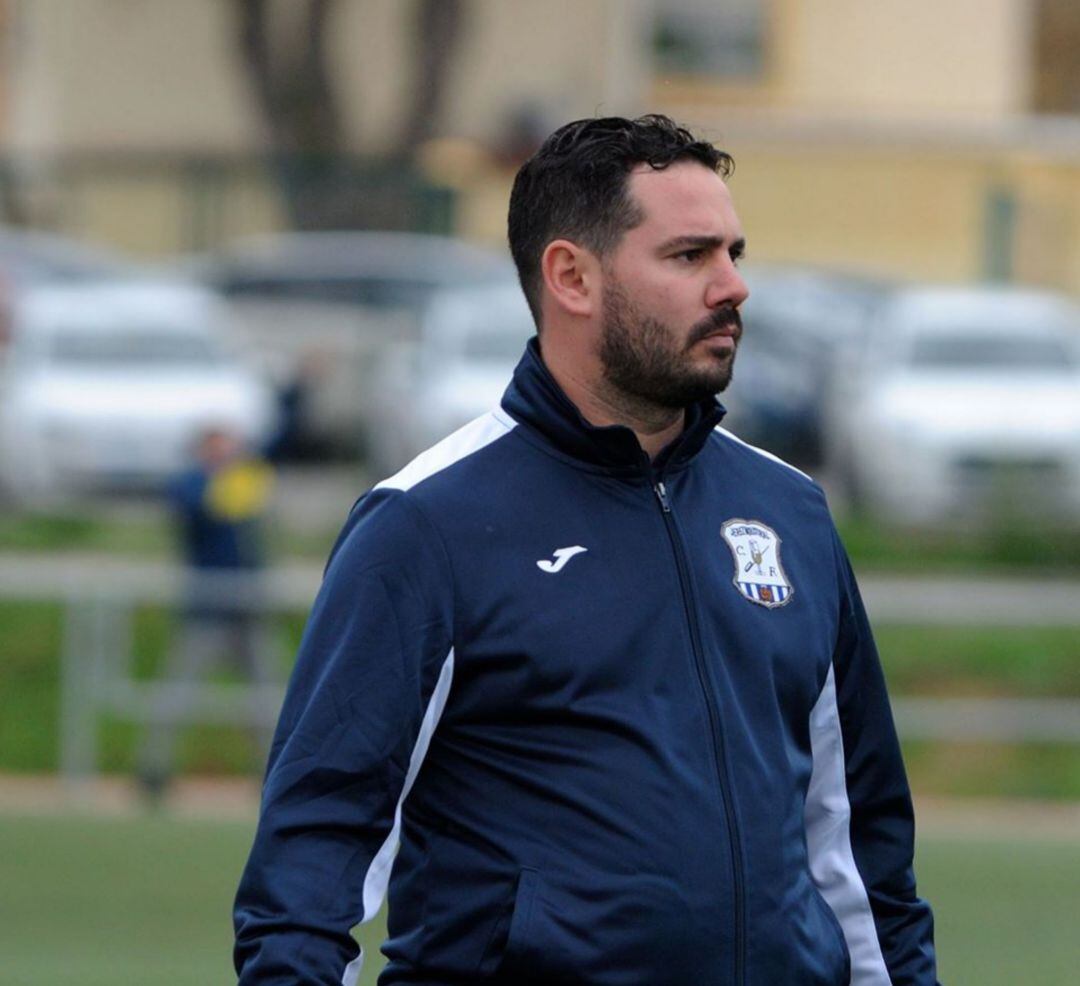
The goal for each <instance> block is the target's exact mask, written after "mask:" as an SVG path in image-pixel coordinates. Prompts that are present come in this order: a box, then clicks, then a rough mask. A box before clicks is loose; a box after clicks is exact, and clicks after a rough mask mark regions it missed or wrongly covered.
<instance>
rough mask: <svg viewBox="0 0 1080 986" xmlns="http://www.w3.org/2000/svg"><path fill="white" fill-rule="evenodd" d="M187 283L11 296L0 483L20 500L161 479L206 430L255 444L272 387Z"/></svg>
mask: <svg viewBox="0 0 1080 986" xmlns="http://www.w3.org/2000/svg"><path fill="white" fill-rule="evenodd" d="M224 329H225V326H224V324H223V322H222V312H221V309H220V307H219V305H218V303H217V302H216V301H215V299H214V296H213V295H212V294H211V293H209V292H207V291H205V290H202V289H198V288H193V287H190V286H187V285H171V284H163V283H157V282H143V281H119V282H103V283H100V284H87V285H78V286H75V285H72V286H47V287H39V288H33V289H31V290H29V291H28V292H27V293H26V294H25V295H24V296H22V298H21V299H20V300H19V303H18V305H17V306H16V309H15V321H14V326H13V332H12V340H11V344H10V346H9V347H8V349H7V350H6V352H5V354H4V356H3V359H2V362H0V482H2V484H3V486H4V487H5V488H6V489H7V490H8V491H9V492H10V493H13V494H15V495H16V496H19V497H20V498H22V499H33V498H52V497H55V496H62V495H65V494H70V493H76V492H79V491H83V490H89V489H102V488H104V489H130V488H148V487H155V486H157V485H159V484H160V483H161V482H162V481H163V480H165V479H166V478H167V477H168V476H170V475H171V474H173V473H175V472H176V471H177V470H178V469H180V468H181V467H182V466H183V465H184V463H185V462H186V461H187V457H188V455H189V454H190V446H191V443H192V441H193V439H194V438H195V436H196V435H197V433H198V432H199V431H200V430H201V429H203V428H205V427H207V426H210V425H214V426H222V427H226V428H228V429H230V430H234V431H236V432H238V433H239V434H240V435H242V436H243V437H245V438H246V439H247V440H248V441H250V442H252V443H256V444H258V443H261V442H263V441H264V440H265V439H266V438H267V437H268V435H269V433H270V429H271V428H272V427H273V426H274V421H275V416H276V410H275V406H274V397H273V394H272V392H271V390H270V389H269V388H268V387H267V386H266V385H265V384H264V383H263V382H262V381H261V380H260V379H258V378H257V377H256V376H255V375H254V374H253V373H252V372H251V371H250V370H248V369H247V368H246V367H244V366H242V365H241V364H240V363H238V362H237V361H236V360H235V359H234V358H233V357H232V356H231V355H230V354H229V352H228V350H227V348H226V346H225V342H224Z"/></svg>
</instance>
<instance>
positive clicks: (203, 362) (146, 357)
mask: <svg viewBox="0 0 1080 986" xmlns="http://www.w3.org/2000/svg"><path fill="white" fill-rule="evenodd" d="M49 358H50V359H51V360H52V361H53V362H54V363H57V364H60V365H62V366H72V367H75V366H79V367H89V366H95V367H129V366H131V367H135V366H139V367H148V366H159V367H166V368H169V367H171V368H180V367H193V366H212V365H214V364H216V363H220V362H221V360H222V356H221V353H220V351H219V350H218V349H217V348H216V347H215V346H214V344H213V342H212V340H210V339H208V338H206V337H205V336H201V335H197V334H194V333H188V332H171V331H170V332H152V331H136V330H130V331H124V332H116V331H110V332H100V333H98V332H57V333H55V334H54V335H53V337H52V340H51V342H50V345H49Z"/></svg>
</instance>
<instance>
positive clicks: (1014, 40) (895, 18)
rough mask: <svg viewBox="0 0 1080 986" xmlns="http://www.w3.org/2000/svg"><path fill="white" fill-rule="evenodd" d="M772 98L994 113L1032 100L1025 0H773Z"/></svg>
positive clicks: (826, 107) (859, 107)
mask: <svg viewBox="0 0 1080 986" xmlns="http://www.w3.org/2000/svg"><path fill="white" fill-rule="evenodd" d="M773 2H775V3H776V4H777V5H778V10H777V15H776V16H775V17H774V18H773V25H774V30H775V31H776V40H775V43H776V45H777V49H778V50H777V56H776V59H775V61H774V62H773V64H774V65H775V67H776V71H777V73H778V79H777V83H778V85H777V88H776V89H775V92H776V99H777V101H778V103H779V105H781V106H783V107H789V108H793V109H800V110H806V109H809V110H815V111H827V112H830V113H868V112H873V113H874V114H889V115H901V116H908V117H915V116H919V117H926V116H941V115H946V116H965V117H971V116H973V115H975V116H990V117H999V116H1003V115H1007V114H1011V113H1016V112H1022V111H1024V110H1025V109H1026V108H1027V106H1028V104H1029V100H1030V86H1031V64H1030V59H1031V48H1032V24H1031V23H1030V21H1031V13H1032V11H1031V0H944V2H943V0H873V2H867V0H773Z"/></svg>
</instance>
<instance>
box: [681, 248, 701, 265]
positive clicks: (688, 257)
mask: <svg viewBox="0 0 1080 986" xmlns="http://www.w3.org/2000/svg"><path fill="white" fill-rule="evenodd" d="M704 255H705V251H704V250H702V249H700V248H695V249H693V250H682V251H680V252H679V253H677V254H675V256H676V257H677V258H679V259H680V260H685V261H687V262H689V263H695V262H696V261H698V260H700V259H701V258H702V257H703V256H704Z"/></svg>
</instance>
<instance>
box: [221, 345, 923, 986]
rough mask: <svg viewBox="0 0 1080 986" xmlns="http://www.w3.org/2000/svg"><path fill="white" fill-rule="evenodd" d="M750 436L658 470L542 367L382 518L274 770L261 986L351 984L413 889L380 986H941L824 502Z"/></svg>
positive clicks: (246, 941)
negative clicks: (385, 917)
mask: <svg viewBox="0 0 1080 986" xmlns="http://www.w3.org/2000/svg"><path fill="white" fill-rule="evenodd" d="M721 413H722V412H721V411H720V409H719V406H718V405H717V404H716V403H715V402H712V401H710V402H705V403H703V404H702V405H701V406H700V407H694V408H691V409H689V410H688V414H687V428H686V429H685V431H684V432H683V434H682V436H681V437H680V438H679V439H677V440H676V442H674V443H673V444H672V445H671V446H669V448H668V449H666V450H665V451H664V453H662V454H661V455H660V456H659V457H658V459H657V460H656V461H654V462H653V463H650V462H649V460H648V458H647V457H646V456H645V454H644V453H643V452H642V450H641V449H640V447H639V445H638V443H637V441H636V439H635V437H634V435H633V433H632V432H631V431H629V430H628V429H626V428H622V427H609V428H596V427H592V426H591V425H589V424H587V423H586V422H585V421H584V420H583V419H582V418H581V416H580V415H579V413H578V412H577V410H576V409H575V408H574V406H573V405H572V404H571V403H570V401H569V400H568V399H567V398H566V397H565V395H564V394H563V393H562V392H561V390H560V389H559V388H558V386H557V384H556V383H555V382H554V380H553V378H552V377H551V376H550V375H549V374H548V372H547V370H546V368H545V367H544V366H543V363H542V361H541V359H540V355H539V350H538V348H537V344H536V341H535V340H533V342H531V343H530V345H529V348H528V350H527V352H526V354H525V356H524V358H523V359H522V361H521V363H520V364H519V366H518V368H517V370H516V372H515V375H514V380H513V382H512V384H511V385H510V387H509V389H508V390H507V392H506V395H505V397H504V399H503V402H502V406H501V408H499V409H498V410H496V411H494V412H493V413H492V414H490V415H488V416H485V417H483V418H481V419H478V420H477V421H474V422H473V423H472V424H469V425H467V426H466V427H465V428H463V429H461V430H460V431H458V432H456V433H455V434H454V435H452V436H450V437H449V438H448V439H446V440H445V441H443V442H441V443H440V444H439V445H436V446H435V447H434V448H432V449H430V450H429V451H428V452H425V453H424V454H423V455H421V456H420V457H419V458H417V459H416V460H414V461H413V462H412V463H411V464H410V465H409V466H407V467H406V468H405V469H404V470H402V471H401V472H400V473H398V474H397V475H396V476H394V477H392V478H391V479H389V480H387V481H385V482H383V483H380V484H379V485H378V486H376V487H375V488H374V489H373V490H372V491H371V492H369V493H368V494H367V495H365V496H364V497H363V498H362V499H361V500H360V501H359V503H358V504H357V505H356V507H355V508H354V509H353V511H352V514H351V516H350V518H349V521H348V524H347V525H346V528H345V530H344V532H343V533H342V535H341V538H340V539H339V542H338V544H337V546H336V548H335V551H334V554H333V555H332V558H331V561H330V563H329V566H328V568H327V572H326V578H325V581H324V584H323V587H322V590H321V592H320V594H319V597H318V600H317V601H316V604H315V607H314V610H313V612H312V615H311V618H310V621H309V624H308V627H307V630H306V632H305V636H304V640H303V643H302V645H301V649H300V654H299V658H298V663H297V666H296V669H295V672H294V675H293V679H292V682H291V685H290V688H289V692H288V696H287V698H286V701H285V706H284V709H283V712H282V715H281V721H280V724H279V726H278V731H277V735H276V738H275V741H274V745H273V750H272V753H271V757H270V764H269V768H268V774H267V778H266V784H265V791H264V796H263V805H262V815H261V820H260V823H259V828H258V834H257V836H256V839H255V844H254V848H253V849H252V853H251V858H250V860H249V862H248V865H247V869H246V871H245V873H244V876H243V880H242V882H241V885H240V890H239V893H238V897H237V903H236V927H237V944H236V962H237V967H238V969H239V970H240V974H241V975H240V981H241V983H242V984H244V986H249V984H251V986H253V984H259V986H268V984H285V983H290V984H292V983H304V984H315V983H319V984H322V983H325V984H331V983H333V984H338V983H342V982H344V983H346V984H351V983H354V982H355V981H356V978H357V976H358V974H359V967H360V961H361V958H360V957H359V956H358V954H357V952H358V949H357V946H356V944H355V942H354V940H353V939H352V938H351V937H350V934H349V932H350V929H351V928H353V927H354V926H355V925H356V924H357V923H359V922H361V921H362V920H364V919H368V918H370V917H372V916H373V915H374V913H375V912H376V910H377V909H378V908H379V906H380V904H381V903H382V900H383V898H384V895H385V893H386V891H387V889H388V890H389V939H388V941H387V942H386V944H385V946H384V951H385V953H386V955H387V957H388V964H387V967H386V969H385V971H384V972H383V974H382V976H381V978H380V980H379V982H380V984H381V986H390V984H405V983H411V984H425V986H450V984H462V986H464V984H470V986H471V984H484V983H490V984H500V986H521V984H529V983H535V984H556V983H566V984H572V983H576V984H582V986H585V984H587V986H729V984H730V986H788V984H791V986H818V984H820V986H826V984H827V986H840V984H847V983H853V984H856V986H868V984H874V986H879V984H880V986H885V984H889V983H894V984H920V986H933V984H934V983H935V982H936V976H935V961H934V949H933V943H932V918H931V914H930V910H929V908H928V906H927V905H926V903H924V902H923V901H922V900H920V899H919V898H918V897H917V896H916V891H915V881H914V878H913V875H912V868H911V859H912V838H913V830H912V815H911V803H910V796H909V792H908V786H907V782H906V779H905V776H904V770H903V766H902V763H901V759H900V753H899V749H898V746H897V742H896V737H895V733H894V729H893V723H892V718H891V715H890V711H889V706H888V701H887V698H886V694H885V685H884V681H883V678H882V673H881V669H880V665H879V662H878V658H877V654H876V652H875V649H874V645H873V642H872V639H871V635H870V629H869V627H868V625H867V621H866V617H865V614H864V612H863V608H862V605H861V603H860V601H859V596H858V591H857V589H856V587H855V582H854V579H853V577H852V574H851V570H850V568H849V566H848V563H847V560H846V557H845V555H844V552H843V549H842V548H841V546H840V544H839V541H838V540H837V537H836V534H835V531H834V529H833V526H832V523H831V521H830V519H829V515H828V512H827V509H826V505H825V501H824V497H823V495H822V493H821V490H820V489H819V488H818V487H817V486H816V485H815V484H814V483H813V482H812V481H811V480H810V479H808V478H807V477H806V476H804V475H803V474H802V473H800V472H798V471H797V470H794V469H792V468H791V467H789V466H787V465H785V464H783V463H781V462H779V460H775V459H773V458H772V457H771V456H769V455H767V454H765V453H762V452H760V451H758V450H756V449H753V448H751V447H749V446H747V445H744V444H743V443H742V442H740V441H739V440H738V439H736V438H734V437H733V436H732V435H730V434H728V433H727V432H725V431H723V430H721V429H719V428H717V423H718V421H719V419H720V416H721ZM398 846H400V849H398ZM395 850H397V855H396V859H395Z"/></svg>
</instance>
